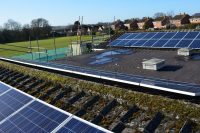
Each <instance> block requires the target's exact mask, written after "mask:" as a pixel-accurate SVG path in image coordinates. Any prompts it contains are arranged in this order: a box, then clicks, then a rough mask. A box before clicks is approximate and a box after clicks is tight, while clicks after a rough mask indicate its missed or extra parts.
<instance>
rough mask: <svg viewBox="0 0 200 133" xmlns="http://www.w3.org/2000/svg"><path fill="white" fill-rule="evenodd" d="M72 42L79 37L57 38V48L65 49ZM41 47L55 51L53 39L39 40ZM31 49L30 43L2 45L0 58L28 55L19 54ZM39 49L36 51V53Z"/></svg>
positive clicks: (87, 37)
mask: <svg viewBox="0 0 200 133" xmlns="http://www.w3.org/2000/svg"><path fill="white" fill-rule="evenodd" d="M82 39H83V40H84V41H86V40H91V36H83V37H82ZM71 41H77V36H71V37H60V38H56V47H57V48H63V47H67V46H69V44H70V42H71ZM9 45H14V46H22V47H26V48H19V47H14V46H9ZM39 45H40V47H43V48H45V49H48V50H49V49H54V45H53V39H45V40H39ZM28 47H29V42H28V41H26V42H16V43H8V45H7V44H0V56H3V57H12V56H17V55H22V54H26V53H24V52H18V51H26V52H27V51H29V50H28V49H27V48H28ZM32 47H37V42H36V41H32ZM4 49H9V50H4ZM11 50H18V51H11ZM36 50H37V49H35V51H36Z"/></svg>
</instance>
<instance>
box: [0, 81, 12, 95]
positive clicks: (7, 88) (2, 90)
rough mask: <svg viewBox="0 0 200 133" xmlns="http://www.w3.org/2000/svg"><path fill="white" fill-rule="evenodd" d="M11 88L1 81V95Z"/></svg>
mask: <svg viewBox="0 0 200 133" xmlns="http://www.w3.org/2000/svg"><path fill="white" fill-rule="evenodd" d="M9 89H10V88H9V87H8V86H6V85H4V84H1V83H0V95H1V94H2V93H4V92H6V91H8V90H9Z"/></svg>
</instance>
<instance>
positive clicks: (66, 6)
mask: <svg viewBox="0 0 200 133" xmlns="http://www.w3.org/2000/svg"><path fill="white" fill-rule="evenodd" d="M199 5H200V0H0V25H3V23H4V22H6V21H7V20H8V19H14V20H16V21H18V22H20V23H21V24H26V23H30V21H31V20H32V19H35V18H39V17H43V18H46V19H47V20H49V22H50V24H51V25H68V24H72V23H73V22H74V21H75V20H77V19H78V16H84V23H97V22H108V21H113V18H114V16H116V19H121V20H124V19H127V18H134V17H143V16H153V15H154V13H156V12H169V11H173V12H174V13H175V14H177V13H178V14H179V13H180V12H186V13H189V14H190V15H192V14H193V13H196V12H200V8H199Z"/></svg>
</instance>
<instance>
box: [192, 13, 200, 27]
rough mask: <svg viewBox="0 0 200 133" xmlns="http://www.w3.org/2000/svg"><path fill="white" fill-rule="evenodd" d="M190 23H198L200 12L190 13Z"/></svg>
mask: <svg viewBox="0 0 200 133" xmlns="http://www.w3.org/2000/svg"><path fill="white" fill-rule="evenodd" d="M190 23H191V24H200V13H196V14H194V15H192V17H191V18H190Z"/></svg>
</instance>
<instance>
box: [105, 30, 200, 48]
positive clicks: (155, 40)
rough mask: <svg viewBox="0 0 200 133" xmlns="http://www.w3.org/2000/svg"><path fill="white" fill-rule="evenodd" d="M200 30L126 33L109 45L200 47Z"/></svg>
mask: <svg viewBox="0 0 200 133" xmlns="http://www.w3.org/2000/svg"><path fill="white" fill-rule="evenodd" d="M196 40H200V32H197V31H194V32H149V33H147V32H142V33H125V34H124V35H122V36H121V37H119V38H118V39H117V40H115V41H113V42H111V43H110V44H109V45H108V46H120V47H151V48H187V47H190V48H194V49H200V46H198V45H200V44H199V41H196Z"/></svg>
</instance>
